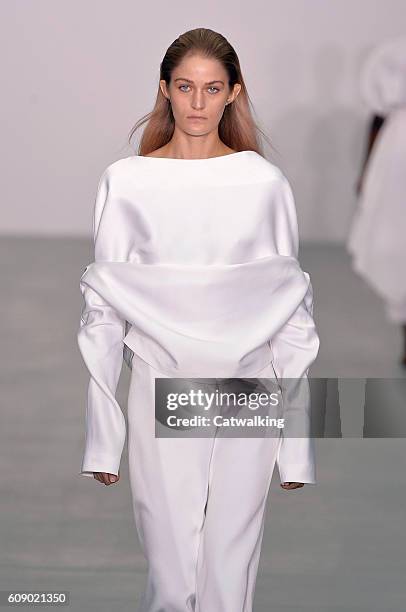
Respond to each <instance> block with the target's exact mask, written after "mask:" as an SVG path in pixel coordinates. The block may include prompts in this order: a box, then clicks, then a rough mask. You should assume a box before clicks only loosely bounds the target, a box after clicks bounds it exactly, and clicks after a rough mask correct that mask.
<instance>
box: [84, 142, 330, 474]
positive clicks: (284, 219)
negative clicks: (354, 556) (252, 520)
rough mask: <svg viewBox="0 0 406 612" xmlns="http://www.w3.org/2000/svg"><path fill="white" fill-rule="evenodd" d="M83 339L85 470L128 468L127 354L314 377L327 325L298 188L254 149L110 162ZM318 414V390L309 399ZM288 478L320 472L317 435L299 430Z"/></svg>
mask: <svg viewBox="0 0 406 612" xmlns="http://www.w3.org/2000/svg"><path fill="white" fill-rule="evenodd" d="M93 238H94V246H95V251H94V261H93V262H91V263H90V264H89V265H87V266H86V268H85V270H84V272H83V274H82V276H81V279H80V290H81V292H82V295H83V297H84V305H83V309H82V314H81V320H80V328H79V332H78V343H79V348H80V350H81V353H82V355H83V358H84V361H85V363H86V365H87V368H88V370H89V372H90V383H89V389H88V404H87V413H86V415H87V416H86V448H85V454H84V459H83V463H82V470H81V472H80V473H81V474H83V475H92V473H93V472H94V471H103V472H104V471H105V472H109V473H112V474H117V473H118V468H119V464H120V458H121V454H122V450H123V447H124V442H125V434H126V427H125V419H124V415H123V413H122V411H121V408H120V406H119V404H118V402H117V400H116V398H115V394H116V388H117V384H118V379H119V376H120V372H121V367H122V362H123V349H124V356H126V355H127V358H126V361H127V363H128V364H129V365H130V367H131V361H130V358H129V357H128V356H129V355H133V354H134V353H136V354H138V355H139V356H140V357H141V358H142V359H143V360H144V361H146V362H147V363H149V364H150V365H151V366H152V367H154V368H155V369H157V370H158V371H159V372H162V373H164V374H165V375H168V376H171V377H190V376H193V377H199V378H200V377H228V376H230V377H256V376H258V377H260V376H261V375H260V372H261V370H263V368H264V367H265V366H267V365H268V364H272V366H273V371H274V372H275V374H276V376H277V378H278V379H282V378H297V379H303V378H307V375H308V369H309V367H310V365H311V363H312V362H313V361H314V359H315V358H316V356H317V353H318V349H319V337H318V334H317V332H316V328H315V324H314V320H313V292H312V285H311V282H310V277H309V275H308V274H307V273H306V272H303V271H302V270H301V268H300V265H299V262H298V260H297V257H298V226H297V218H296V210H295V203H294V198H293V194H292V191H291V188H290V185H289V182H288V180H287V179H286V177H285V176H284V175H283V173H282V172H281V170H280V169H279V168H278V167H277V166H275V165H273V164H272V163H271V162H269V161H267V160H266V159H265V158H263V157H262V156H261V155H259V154H258V153H256V152H254V151H240V152H237V153H232V154H230V155H225V156H221V157H212V158H207V159H174V158H155V157H143V156H131V157H128V158H124V159H120V160H118V161H116V162H114V163H112V164H111V165H109V166H108V167H107V169H106V170H105V171H104V173H103V174H102V176H101V178H100V182H99V186H98V191H97V197H96V202H95V206H94V215H93ZM296 408H297V409H299V410H300V411H302V413H303V414H302V416H303V415H304V416H305V417H307V418H308V416H309V408H310V407H309V405H308V402H306V403H305V404H303V403H302V404H301V405H300V406H296ZM277 464H278V466H279V472H280V477H281V481H282V482H285V481H297V482H308V483H315V465H314V448H313V440H312V439H311V438H288V437H286V438H285V439H284V440H283V441H282V444H281V447H280V450H279V453H278V458H277Z"/></svg>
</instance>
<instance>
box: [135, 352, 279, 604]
mask: <svg viewBox="0 0 406 612" xmlns="http://www.w3.org/2000/svg"><path fill="white" fill-rule="evenodd" d="M132 368H133V369H132V374H131V384H130V389H129V396H128V457H129V475H130V486H131V493H132V500H133V510H134V518H135V524H136V528H137V532H138V536H139V540H140V544H141V546H142V549H143V552H144V555H145V557H146V559H147V562H148V576H147V584H146V589H145V591H144V593H143V596H142V600H141V603H140V606H139V608H138V609H137V612H191V611H194V612H251V611H252V605H253V596H254V588H255V581H256V576H257V571H258V563H259V557H260V548H261V544H262V537H263V529H264V519H265V505H266V500H267V495H268V490H269V485H270V482H271V478H272V473H273V470H274V466H275V461H276V454H277V450H278V445H279V438H276V437H271V438H266V437H262V438H230V437H229V438H216V437H206V438H155V414H154V386H155V378H157V377H160V378H165V375H164V374H162V373H160V372H158V371H157V370H155V369H154V368H152V367H151V366H150V365H149V364H148V363H146V362H145V361H144V360H143V359H141V358H140V357H139V356H138V355H137V354H134V358H133V366H132ZM258 376H263V377H266V376H273V370H272V366H271V365H269V366H267V367H266V368H265V369H264V370H262V371H261V373H260V374H259V375H258Z"/></svg>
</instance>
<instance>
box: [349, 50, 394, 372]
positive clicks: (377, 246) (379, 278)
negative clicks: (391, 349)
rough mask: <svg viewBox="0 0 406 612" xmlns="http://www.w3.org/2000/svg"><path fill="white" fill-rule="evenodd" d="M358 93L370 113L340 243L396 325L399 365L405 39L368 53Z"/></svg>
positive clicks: (354, 267) (356, 270) (355, 268)
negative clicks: (352, 206)
mask: <svg viewBox="0 0 406 612" xmlns="http://www.w3.org/2000/svg"><path fill="white" fill-rule="evenodd" d="M361 95H362V98H363V100H364V102H365V103H366V105H367V106H368V108H369V109H370V111H372V113H373V118H372V120H371V123H370V127H369V136H368V144H367V147H366V154H365V158H364V163H363V167H362V170H361V173H360V176H359V179H358V182H357V185H356V190H357V194H358V196H359V204H358V208H357V211H356V214H355V216H354V219H353V222H352V225H351V228H350V232H349V236H348V239H347V244H346V246H347V249H348V251H349V252H350V254H351V255H352V265H353V269H354V271H355V272H357V273H358V274H360V275H361V276H362V277H363V278H364V279H365V280H366V281H367V282H368V284H369V285H370V286H371V287H372V288H373V289H374V290H375V291H376V292H377V293H378V294H379V295H380V297H382V298H383V299H384V302H385V309H386V315H387V317H388V319H389V320H390V321H392V322H394V323H397V324H398V325H400V326H401V329H402V341H403V342H402V354H401V357H400V364H401V365H402V366H403V367H406V275H405V271H404V265H405V262H406V240H405V226H406V39H405V38H397V39H395V40H391V41H388V42H385V43H384V44H383V45H381V46H379V47H377V48H375V49H374V50H373V51H372V53H371V54H370V55H369V56H368V58H367V61H366V63H365V65H364V67H363V70H362V73H361Z"/></svg>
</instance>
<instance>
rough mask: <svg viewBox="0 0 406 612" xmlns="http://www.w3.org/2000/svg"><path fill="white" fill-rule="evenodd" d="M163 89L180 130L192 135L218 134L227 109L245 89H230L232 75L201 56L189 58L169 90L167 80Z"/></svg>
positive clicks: (185, 60)
mask: <svg viewBox="0 0 406 612" xmlns="http://www.w3.org/2000/svg"><path fill="white" fill-rule="evenodd" d="M160 87H161V90H162V93H163V94H164V96H166V97H167V98H169V99H170V101H171V106H172V112H173V116H174V118H175V122H176V125H177V128H180V129H182V130H183V131H185V132H186V133H188V134H190V135H202V134H207V133H208V132H211V131H212V130H217V127H218V124H219V122H220V120H221V117H222V116H223V112H224V108H225V105H226V104H227V102H230V103H231V102H232V101H233V100H234V99H235V98H236V96H237V95H238V93H239V91H240V89H241V85H239V84H235V85H234V88H233V89H230V88H229V86H228V74H227V72H226V70H225V69H224V68H223V66H222V64H221V63H220V62H218V61H217V60H213V59H208V58H205V57H202V56H200V55H194V56H191V57H187V58H185V59H184V60H183V61H182V63H181V64H179V66H178V67H177V68H176V69H175V70H174V71H173V73H172V78H171V82H170V85H169V88H168V87H167V86H166V82H165V81H164V80H162V81H160ZM193 116H195V117H201V119H197V118H194V117H193Z"/></svg>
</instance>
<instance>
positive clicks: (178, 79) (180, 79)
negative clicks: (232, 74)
mask: <svg viewBox="0 0 406 612" xmlns="http://www.w3.org/2000/svg"><path fill="white" fill-rule="evenodd" d="M175 81H187V82H188V83H193V81H191V80H190V79H184V78H182V77H178V78H177V79H175ZM213 83H221V84H222V85H224V81H209V82H208V83H205V85H212V84H213Z"/></svg>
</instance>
